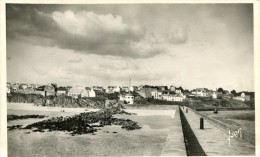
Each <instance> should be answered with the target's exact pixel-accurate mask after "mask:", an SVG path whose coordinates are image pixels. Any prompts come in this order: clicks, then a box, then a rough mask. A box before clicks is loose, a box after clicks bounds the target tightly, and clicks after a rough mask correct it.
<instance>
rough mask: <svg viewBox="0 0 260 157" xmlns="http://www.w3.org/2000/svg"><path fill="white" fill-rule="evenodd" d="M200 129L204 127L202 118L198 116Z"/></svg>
mask: <svg viewBox="0 0 260 157" xmlns="http://www.w3.org/2000/svg"><path fill="white" fill-rule="evenodd" d="M200 129H202V130H203V129H204V119H203V118H200Z"/></svg>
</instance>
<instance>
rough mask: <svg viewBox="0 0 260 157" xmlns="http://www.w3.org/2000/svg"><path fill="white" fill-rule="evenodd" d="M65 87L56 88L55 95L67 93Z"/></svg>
mask: <svg viewBox="0 0 260 157" xmlns="http://www.w3.org/2000/svg"><path fill="white" fill-rule="evenodd" d="M67 92H68V90H67V88H66V87H59V88H57V95H67Z"/></svg>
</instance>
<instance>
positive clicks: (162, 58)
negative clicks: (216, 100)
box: [6, 4, 254, 91]
mask: <svg viewBox="0 0 260 157" xmlns="http://www.w3.org/2000/svg"><path fill="white" fill-rule="evenodd" d="M6 39H7V40H6V41H7V80H8V81H9V82H12V83H13V82H25V83H39V84H47V83H51V82H52V83H57V84H58V85H59V86H63V85H72V86H75V85H84V86H93V85H99V86H108V85H119V86H128V85H129V78H131V85H145V84H149V85H168V86H169V85H174V86H182V87H183V88H185V89H194V88H199V87H205V88H209V89H216V88H219V87H222V88H224V89H227V90H232V89H235V90H237V91H242V90H246V91H253V90H254V69H253V68H254V67H253V65H254V63H253V61H254V51H253V46H254V45H253V5H252V4H86V5H83V4H80V5H71V4H67V5H54V4H45V5H43V4H42V5H35V4H7V5H6Z"/></svg>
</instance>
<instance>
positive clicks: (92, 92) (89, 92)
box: [87, 88, 96, 97]
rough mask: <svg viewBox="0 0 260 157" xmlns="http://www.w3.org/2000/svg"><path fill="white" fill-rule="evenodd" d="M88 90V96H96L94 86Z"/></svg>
mask: <svg viewBox="0 0 260 157" xmlns="http://www.w3.org/2000/svg"><path fill="white" fill-rule="evenodd" d="M87 92H88V97H96V92H95V91H94V90H93V88H92V89H90V90H87Z"/></svg>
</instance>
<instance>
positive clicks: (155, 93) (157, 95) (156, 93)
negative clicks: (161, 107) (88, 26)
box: [151, 91, 163, 99]
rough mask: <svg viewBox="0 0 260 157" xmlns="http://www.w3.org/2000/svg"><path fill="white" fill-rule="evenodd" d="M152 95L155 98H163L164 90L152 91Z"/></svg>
mask: <svg viewBox="0 0 260 157" xmlns="http://www.w3.org/2000/svg"><path fill="white" fill-rule="evenodd" d="M151 95H152V97H153V98H154V99H162V95H163V94H162V92H160V91H152V92H151Z"/></svg>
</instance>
